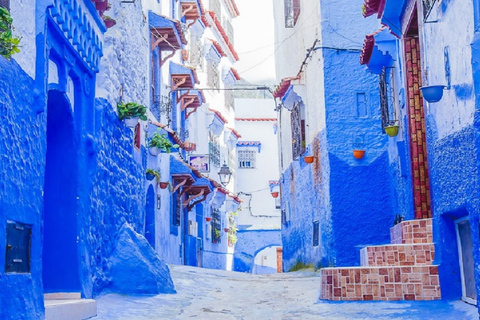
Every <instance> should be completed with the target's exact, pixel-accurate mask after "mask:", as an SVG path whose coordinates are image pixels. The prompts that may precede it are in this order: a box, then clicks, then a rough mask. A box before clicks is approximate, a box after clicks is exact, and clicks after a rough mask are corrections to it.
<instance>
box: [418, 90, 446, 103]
mask: <svg viewBox="0 0 480 320" xmlns="http://www.w3.org/2000/svg"><path fill="white" fill-rule="evenodd" d="M443 89H445V86H428V87H421V88H420V90H422V94H423V98H424V99H425V100H427V101H428V102H430V103H432V102H438V101H440V100H441V99H442V97H443Z"/></svg>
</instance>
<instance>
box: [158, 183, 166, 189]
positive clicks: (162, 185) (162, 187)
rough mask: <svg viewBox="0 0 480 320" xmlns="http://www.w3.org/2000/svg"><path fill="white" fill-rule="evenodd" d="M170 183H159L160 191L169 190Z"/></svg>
mask: <svg viewBox="0 0 480 320" xmlns="http://www.w3.org/2000/svg"><path fill="white" fill-rule="evenodd" d="M168 184H169V183H168V182H159V183H158V185H159V186H160V189H167V187H168Z"/></svg>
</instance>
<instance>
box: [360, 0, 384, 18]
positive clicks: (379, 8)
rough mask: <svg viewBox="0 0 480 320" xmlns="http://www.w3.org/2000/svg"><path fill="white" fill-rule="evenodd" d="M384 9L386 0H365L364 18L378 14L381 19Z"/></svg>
mask: <svg viewBox="0 0 480 320" xmlns="http://www.w3.org/2000/svg"><path fill="white" fill-rule="evenodd" d="M384 7H385V0H365V2H364V3H363V16H364V17H365V18H366V17H369V16H371V15H373V14H375V13H377V14H378V18H380V17H381V16H382V12H383V8H384Z"/></svg>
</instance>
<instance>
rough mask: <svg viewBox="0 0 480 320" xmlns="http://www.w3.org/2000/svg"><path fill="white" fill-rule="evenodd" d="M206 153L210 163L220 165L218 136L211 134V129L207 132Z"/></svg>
mask: <svg viewBox="0 0 480 320" xmlns="http://www.w3.org/2000/svg"><path fill="white" fill-rule="evenodd" d="M208 153H209V154H210V161H211V162H212V165H214V166H215V167H217V168H219V167H220V138H219V137H217V136H216V135H215V134H213V132H212V131H209V133H208Z"/></svg>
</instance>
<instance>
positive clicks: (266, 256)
mask: <svg viewBox="0 0 480 320" xmlns="http://www.w3.org/2000/svg"><path fill="white" fill-rule="evenodd" d="M281 248H282V247H279V246H270V247H266V248H263V249H262V250H260V251H259V252H257V254H256V255H255V258H254V262H253V268H252V273H253V274H268V273H278V255H277V252H278V249H281Z"/></svg>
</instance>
